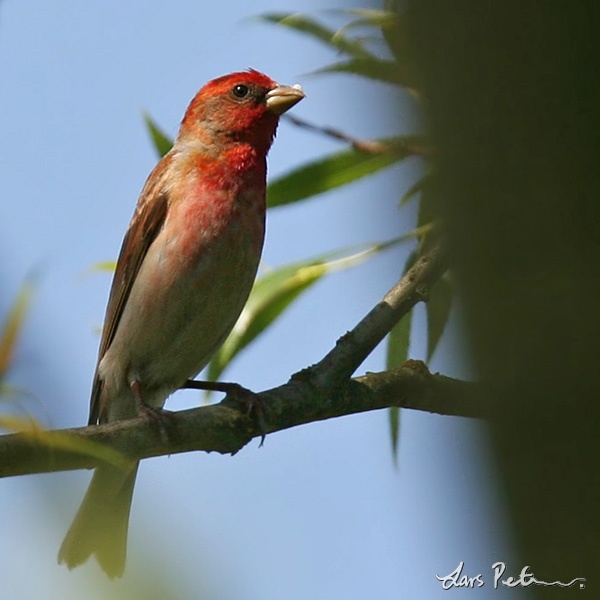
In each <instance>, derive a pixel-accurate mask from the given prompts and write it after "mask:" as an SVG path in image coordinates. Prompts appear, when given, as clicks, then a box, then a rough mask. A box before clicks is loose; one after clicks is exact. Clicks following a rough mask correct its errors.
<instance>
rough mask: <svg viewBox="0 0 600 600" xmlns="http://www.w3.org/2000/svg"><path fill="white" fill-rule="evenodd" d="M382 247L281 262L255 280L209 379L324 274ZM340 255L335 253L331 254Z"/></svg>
mask: <svg viewBox="0 0 600 600" xmlns="http://www.w3.org/2000/svg"><path fill="white" fill-rule="evenodd" d="M385 247H387V244H377V245H374V246H369V247H368V248H366V249H365V250H361V251H360V252H356V253H354V254H351V255H349V256H343V257H342V258H334V259H331V257H332V254H329V255H327V256H326V257H320V258H316V259H310V260H306V261H302V262H298V263H293V264H289V265H284V266H283V267H280V268H277V269H273V270H271V271H268V272H267V273H266V274H265V275H263V276H262V277H260V278H259V279H257V280H256V283H255V284H254V287H253V288H252V293H251V294H250V297H249V298H248V302H247V303H246V306H245V307H244V310H243V311H242V314H241V315H240V318H239V319H238V321H237V323H236V324H235V327H234V328H233V330H232V331H231V333H230V334H229V337H228V338H227V339H226V340H225V343H224V344H223V345H222V346H221V349H220V350H219V352H217V354H216V355H215V357H214V358H213V359H212V361H211V362H210V364H209V366H208V373H207V376H208V378H209V379H210V380H212V381H214V380H216V379H218V378H219V376H220V375H221V373H222V372H223V370H224V369H225V367H226V366H227V365H228V364H229V363H230V362H231V361H232V360H233V358H234V357H235V356H236V355H237V354H238V353H239V352H240V351H241V350H242V349H243V348H245V347H246V346H247V345H248V344H249V343H250V342H252V341H254V340H255V339H256V338H257V337H258V336H259V335H260V334H261V333H262V332H263V331H264V330H265V329H266V328H267V327H268V326H269V325H271V323H273V321H275V319H277V317H279V316H280V315H281V314H282V313H283V312H284V311H285V309H286V308H288V306H289V305H290V304H292V302H294V300H296V299H297V298H298V297H299V296H300V295H301V294H302V293H303V292H305V291H306V290H307V289H309V288H310V287H311V286H312V285H313V284H314V283H316V282H317V281H318V280H319V279H320V278H321V277H322V276H323V275H325V274H326V273H329V272H331V271H334V270H339V269H344V268H348V267H351V266H354V265H356V264H359V263H360V262H362V261H364V260H366V259H367V258H368V257H369V256H372V255H374V254H376V253H377V252H379V251H381V250H382V249H383V248H385ZM340 254H341V253H339V252H337V253H335V254H334V255H333V256H339V255H340Z"/></svg>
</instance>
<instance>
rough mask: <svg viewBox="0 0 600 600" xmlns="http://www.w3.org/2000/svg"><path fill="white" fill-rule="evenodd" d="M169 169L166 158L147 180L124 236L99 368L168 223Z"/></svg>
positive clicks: (94, 401)
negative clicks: (165, 180)
mask: <svg viewBox="0 0 600 600" xmlns="http://www.w3.org/2000/svg"><path fill="white" fill-rule="evenodd" d="M166 166H167V160H166V157H165V159H163V160H162V161H161V162H160V163H159V164H158V165H157V167H156V168H155V169H154V171H153V174H151V175H150V177H149V178H148V182H147V183H146V186H145V187H144V190H143V191H142V194H141V196H140V199H139V201H138V204H137V207H136V211H135V213H134V215H133V218H132V220H131V223H130V225H129V229H128V230H127V233H126V234H125V238H124V240H123V244H122V246H121V252H120V253H119V258H118V260H117V267H116V270H115V275H114V277H113V282H112V287H111V290H110V296H109V299H108V307H107V309H106V316H105V317H104V327H103V329H102V338H101V340H100V350H99V352H98V365H99V364H100V361H101V360H102V357H103V356H104V354H105V353H106V351H107V350H108V348H109V347H110V344H111V343H112V341H113V339H114V337H115V333H116V331H117V327H118V326H119V322H120V320H121V316H122V315H123V310H124V309H125V305H126V303H127V299H128V298H129V294H130V293H131V289H132V287H133V283H134V281H135V279H136V276H137V274H138V272H139V270H140V267H141V265H142V262H143V261H144V257H145V256H146V254H147V253H148V249H149V248H150V246H151V245H152V242H153V241H154V240H155V239H156V237H157V235H158V234H159V232H160V230H161V229H162V226H163V224H164V222H165V218H166V216H167V208H168V204H169V198H168V194H167V192H166V191H164V189H161V188H162V187H163V186H162V181H163V177H162V176H163V175H164V173H165V168H166ZM149 182H152V184H149ZM98 365H97V366H96V373H95V375H94V383H93V386H92V396H91V399H90V417H89V422H88V424H89V425H93V424H95V423H97V422H98V420H99V419H100V416H101V412H102V410H101V408H102V407H101V406H100V392H101V389H102V381H101V380H100V378H99V377H98Z"/></svg>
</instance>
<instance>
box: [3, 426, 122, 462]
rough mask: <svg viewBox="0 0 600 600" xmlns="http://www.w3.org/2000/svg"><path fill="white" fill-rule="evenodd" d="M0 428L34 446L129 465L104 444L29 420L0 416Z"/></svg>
mask: <svg viewBox="0 0 600 600" xmlns="http://www.w3.org/2000/svg"><path fill="white" fill-rule="evenodd" d="M0 428H2V429H6V430H8V431H14V432H17V433H21V434H22V435H23V436H25V437H27V438H29V439H30V440H31V443H32V444H35V445H36V446H40V445H43V446H45V447H47V448H49V449H50V450H52V449H56V450H67V451H71V452H77V453H78V454H83V455H86V456H92V457H94V458H97V459H99V460H101V461H103V462H106V463H109V464H111V465H114V466H116V467H122V468H127V466H128V465H129V464H130V462H129V461H127V460H126V459H125V458H124V456H123V455H122V454H121V453H120V452H118V451H117V450H114V449H113V448H109V447H108V446H105V445H104V444H100V443H98V442H95V441H92V440H87V439H83V438H80V437H78V436H76V435H72V434H70V433H68V432H64V431H49V430H47V429H44V428H42V427H41V426H40V425H39V424H38V423H37V422H36V421H34V420H32V419H30V418H26V419H23V418H19V417H13V416H10V415H1V416H0Z"/></svg>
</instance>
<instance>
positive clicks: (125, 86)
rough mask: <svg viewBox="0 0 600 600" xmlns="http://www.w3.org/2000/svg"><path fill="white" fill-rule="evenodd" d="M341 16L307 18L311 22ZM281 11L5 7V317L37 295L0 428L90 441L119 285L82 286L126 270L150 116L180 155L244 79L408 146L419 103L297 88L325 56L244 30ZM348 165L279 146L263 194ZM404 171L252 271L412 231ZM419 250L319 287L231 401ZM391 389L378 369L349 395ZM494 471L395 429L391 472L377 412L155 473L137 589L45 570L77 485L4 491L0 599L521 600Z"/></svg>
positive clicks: (262, 344) (143, 500)
mask: <svg viewBox="0 0 600 600" xmlns="http://www.w3.org/2000/svg"><path fill="white" fill-rule="evenodd" d="M340 6H342V5H341V4H340V1H339V0H338V1H336V2H316V1H315V0H305V1H304V2H303V3H302V10H303V11H305V12H312V13H316V11H322V10H323V9H330V8H339V7H340ZM294 8H295V7H294V5H290V4H288V3H287V2H286V3H284V2H280V1H272V2H252V3H251V2H243V1H242V0H233V1H231V2H228V3H225V2H221V3H210V4H207V5H206V6H204V5H202V4H201V3H199V2H192V1H189V0H187V1H186V0H175V1H172V2H169V3H166V2H158V1H151V0H146V1H144V2H142V1H141V0H131V1H129V2H119V1H116V0H106V1H104V2H96V3H82V2H76V1H66V0H57V1H55V2H52V3H49V2H45V1H41V0H30V1H29V2H18V1H17V0H4V1H3V2H2V3H0V72H1V73H2V75H1V76H0V97H1V98H2V111H0V136H1V137H0V139H2V145H1V147H0V174H1V177H2V183H3V195H2V199H1V202H2V215H3V219H2V222H1V223H0V315H2V314H5V312H6V310H7V308H8V306H9V305H10V302H11V300H12V299H13V297H14V295H15V294H16V292H17V290H18V288H19V285H20V284H21V282H22V281H23V279H24V278H25V277H27V276H28V275H29V274H31V273H34V272H35V273H36V277H37V279H36V280H37V291H36V295H35V299H34V304H33V308H32V311H31V314H30V316H29V318H28V321H27V325H26V329H25V332H24V336H23V339H22V341H21V344H20V346H19V349H18V353H17V356H16V363H15V367H14V370H13V372H12V376H11V380H10V381H11V384H13V385H15V386H18V387H21V388H23V389H25V390H26V391H27V394H26V395H25V396H23V397H21V398H19V399H18V401H14V400H13V401H12V402H16V405H11V406H10V407H8V406H7V404H6V403H4V404H1V405H0V407H2V408H4V407H6V410H9V409H10V410H16V411H20V412H28V413H30V414H32V415H34V416H35V417H36V418H37V419H39V420H40V421H41V422H42V423H44V424H45V425H47V426H49V427H73V426H79V425H82V424H84V423H85V421H86V419H87V410H88V397H89V388H90V381H91V377H92V374H93V369H94V365H95V360H96V353H97V345H98V336H97V330H98V327H99V326H100V325H101V321H102V317H103V314H104V309H105V303H106V297H107V294H108V288H109V285H110V276H109V275H107V274H98V273H94V274H89V272H88V269H89V267H90V266H91V265H93V264H95V263H97V262H99V261H105V260H111V259H114V258H115V257H116V255H117V253H118V249H119V246H120V243H121V239H122V236H123V234H124V232H125V229H126V227H127V223H128V221H129V218H130V216H131V213H132V211H133V207H134V205H135V202H136V199H137V195H138V193H139V190H140V189H141V186H142V184H143V182H144V180H145V178H146V176H147V174H148V173H149V172H150V170H151V168H152V166H153V164H154V163H155V161H156V157H155V154H154V150H153V148H152V146H151V144H150V143H149V140H148V136H147V134H146V131H145V128H144V125H143V121H142V117H141V114H142V111H144V110H145V111H148V112H149V113H150V114H151V115H152V116H153V118H154V119H155V120H156V121H157V123H159V124H160V126H161V127H163V128H164V129H165V130H166V131H167V132H169V133H170V134H175V133H176V131H177V127H178V124H179V121H180V119H181V117H182V115H183V111H184V110H185V108H186V106H187V104H188V102H189V100H190V99H191V98H192V96H193V95H194V93H195V92H196V90H197V89H198V88H199V87H200V86H201V85H202V84H203V83H204V82H206V81H207V80H209V79H211V78H213V77H215V76H219V75H222V74H225V73H228V72H231V71H235V70H239V69H243V68H246V67H253V68H256V69H258V70H261V71H264V72H266V73H267V74H269V75H270V76H271V77H273V78H274V79H277V80H278V81H280V82H282V83H290V84H291V83H301V84H302V85H303V87H304V89H305V92H306V93H307V98H306V100H304V101H303V102H302V103H301V104H300V105H298V106H297V107H296V108H295V109H294V111H295V113H296V114H297V115H298V116H301V117H303V118H306V119H309V120H312V121H315V122H317V123H322V124H328V125H332V126H335V127H338V128H341V129H343V130H346V131H348V132H349V133H352V134H353V135H356V136H363V137H377V136H382V135H389V133H390V131H399V132H412V131H414V130H415V128H416V127H417V125H416V119H415V115H414V114H413V110H412V107H411V105H410V103H409V102H408V101H407V99H405V98H398V96H397V93H396V92H395V91H394V90H391V89H388V88H387V87H386V86H384V85H381V84H369V83H365V82H363V81H359V80H356V79H354V78H352V77H347V76H331V77H310V76H306V75H305V74H306V73H309V72H310V71H312V70H314V69H317V68H319V67H321V66H323V65H325V64H327V63H329V62H331V61H332V60H334V59H335V55H334V54H333V53H332V52H330V51H329V50H328V49H326V48H325V47H323V46H319V45H318V44H317V43H315V42H313V41H311V40H308V39H305V38H303V37H301V36H299V35H297V34H294V33H292V32H287V31H285V30H282V29H278V28H275V27H273V26H268V25H264V24H260V23H258V22H257V21H255V20H252V19H249V18H247V17H251V16H252V15H256V14H259V13H261V12H266V11H269V10H278V11H293V10H294ZM321 14H323V13H321ZM324 17H325V18H328V19H330V18H331V15H330V14H324ZM394 109H395V110H394ZM338 149H341V146H340V145H339V144H338V143H336V142H333V141H331V140H327V139H323V138H321V137H318V136H315V135H314V134H310V133H307V132H305V131H300V130H297V129H294V128H293V127H292V126H291V125H289V124H286V123H283V124H282V125H281V126H280V128H279V133H278V138H277V140H276V142H275V145H274V147H273V150H272V152H271V155H270V162H269V170H270V175H271V176H277V175H278V174H281V173H284V172H285V171H287V170H289V169H291V168H292V167H293V166H295V165H299V164H301V163H302V162H304V161H307V160H310V159H314V158H316V157H319V156H324V155H326V154H327V153H329V152H332V151H335V150H338ZM417 168H418V165H417V164H416V163H414V162H409V163H407V164H406V165H404V166H401V167H399V168H395V169H393V170H391V171H389V172H387V173H385V174H381V175H377V176H374V177H371V178H367V179H365V180H363V181H360V182H359V183H357V184H356V185H354V186H351V187H348V188H344V189H340V190H339V191H336V192H333V193H329V194H326V195H323V196H322V197H319V198H317V199H314V200H312V201H310V202H307V203H305V204H303V205H298V206H294V207H291V208H289V209H281V210H279V211H273V212H272V213H271V214H270V215H269V219H268V235H267V241H266V245H265V252H264V255H263V259H264V263H265V265H268V266H276V265H280V264H284V263H286V262H288V261H292V260H298V259H301V258H303V257H307V256H313V255H316V254H319V253H322V252H326V251H329V250H333V249H337V248H339V247H345V246H352V245H355V244H360V243H363V242H373V241H377V240H383V239H387V238H391V237H394V236H396V235H398V234H399V233H402V232H406V231H409V230H410V229H411V228H412V226H413V225H414V219H415V214H414V207H408V208H406V209H404V210H402V211H398V209H397V200H398V198H399V197H400V196H401V194H402V191H403V190H405V189H406V188H407V187H408V185H410V183H411V182H413V181H414V178H415V177H416V174H417V171H416V169H417ZM409 250H410V248H409V247H408V246H407V247H404V248H400V249H397V250H395V251H392V252H387V253H386V254H383V255H381V256H379V257H377V258H376V259H374V260H371V261H370V262H368V263H366V264H365V265H363V266H360V267H357V268H354V269H353V270H350V271H347V272H343V273H338V274H335V275H333V276H331V277H330V278H328V279H327V280H325V281H323V282H321V283H319V284H318V285H317V286H316V287H315V288H314V290H312V291H311V292H310V293H308V294H307V295H306V296H305V297H304V298H303V299H302V301H301V302H299V303H298V304H297V305H296V306H294V307H293V309H292V310H290V311H289V313H288V314H286V315H285V316H284V318H282V319H281V322H279V323H278V324H277V326H276V327H274V328H273V329H272V330H271V331H269V332H268V333H267V334H266V335H265V336H264V337H263V338H261V339H260V341H258V342H257V343H256V344H254V345H253V346H252V347H250V348H249V349H248V351H247V352H245V353H244V354H243V355H242V356H240V357H239V359H238V360H237V361H236V362H235V364H234V365H233V366H232V367H231V369H229V370H228V371H227V373H226V379H231V380H236V381H239V382H241V383H242V384H244V385H246V386H247V387H250V388H253V389H256V390H260V389H265V388H268V387H271V386H273V385H276V384H278V383H281V382H283V381H285V380H286V379H287V378H288V377H289V375H290V374H291V373H293V372H295V371H297V370H298V369H300V368H302V367H305V366H307V365H309V364H311V363H313V362H315V361H316V360H318V359H319V358H320V357H321V356H322V355H323V354H324V353H325V352H326V351H327V350H328V349H329V348H330V347H331V346H332V345H333V344H334V343H335V340H336V338H337V337H339V336H340V335H341V334H343V333H344V332H345V331H346V330H348V329H350V328H351V327H352V326H353V325H354V324H355V323H356V322H357V321H358V320H359V319H360V318H361V317H362V316H363V315H364V314H365V313H366V312H367V311H368V310H369V309H370V307H371V306H372V305H373V304H374V303H375V302H377V301H378V300H379V298H380V297H381V296H382V295H383V294H384V293H385V292H386V291H387V289H388V288H389V287H391V285H393V283H394V282H395V279H396V278H397V274H398V268H399V267H398V265H402V264H404V260H405V257H406V255H407V253H408V252H409ZM455 316H456V315H455ZM415 321H416V324H415V327H416V328H417V332H416V339H415V343H414V344H413V348H412V352H411V354H412V357H413V358H422V357H423V355H424V347H423V343H422V341H421V340H422V339H423V311H422V310H418V311H417V316H416V319H415ZM419 333H420V334H421V335H420V336H419ZM458 337H459V324H458V319H457V318H455V319H453V322H452V324H451V326H450V331H449V332H448V335H447V336H446V337H445V339H444V340H443V343H442V345H441V347H440V348H439V351H438V352H437V353H436V356H435V357H434V360H433V362H432V365H431V366H432V369H433V370H439V371H442V372H444V373H446V374H449V375H455V376H466V375H468V374H469V371H468V368H467V366H466V365H465V360H464V359H463V358H462V356H461V352H460V343H459V342H458ZM382 368H383V352H382V350H381V349H378V350H377V351H376V352H375V353H374V354H373V356H371V357H370V358H369V359H368V361H366V362H365V364H364V365H362V366H361V368H360V370H359V372H360V373H362V372H364V371H366V370H381V369H382ZM197 402H198V396H197V395H195V394H193V393H185V394H183V393H182V394H177V395H176V396H174V397H173V398H171V399H170V400H169V402H168V404H167V407H169V408H172V409H178V408H183V407H187V406H191V405H194V403H197ZM490 468H492V467H491V463H490V458H489V456H488V454H487V450H486V444H485V426H484V425H482V424H477V423H470V422H467V421H465V420H461V419H451V418H443V417H439V416H432V415H427V414H417V413H406V412H405V413H403V418H402V430H401V454H400V460H399V468H395V467H394V465H393V461H392V458H391V452H390V444H389V435H388V430H387V414H386V413H385V412H378V413H372V414H367V415H360V416H354V417H346V418H342V419H337V420H335V421H329V422H323V423H317V424H312V425H307V426H303V427H300V428H296V429H293V430H290V431H285V432H282V433H279V434H274V435H271V436H269V437H268V439H267V442H266V444H265V446H264V448H262V449H260V450H259V449H258V448H257V447H256V444H252V445H250V446H248V447H246V448H245V449H244V450H243V451H242V452H240V453H239V454H238V455H236V456H235V457H233V458H232V457H227V456H225V457H224V456H216V455H205V454H199V453H196V454H189V455H185V456H184V455H178V456H173V457H170V458H166V457H165V458H160V459H153V460H149V461H145V462H144V464H143V465H142V468H141V470H140V475H139V477H138V482H137V486H136V492H135V498H134V505H133V512H132V518H131V524H130V550H129V560H128V569H127V572H126V575H125V577H124V579H123V580H122V581H119V582H116V583H109V582H108V581H107V580H106V579H105V578H104V577H103V575H102V574H101V573H100V571H99V569H98V567H97V565H96V564H95V562H93V561H91V562H90V563H89V564H87V565H85V566H84V567H82V568H79V569H77V570H75V571H73V572H68V571H67V570H66V569H64V568H63V567H59V566H58V565H57V564H56V552H57V549H58V546H59V544H60V541H61V539H62V536H63V535H64V533H65V531H66V529H67V527H68V525H69V523H70V521H71V519H72V517H73V515H74V513H75V510H76V508H77V506H78V504H79V502H80V500H81V498H82V496H83V493H84V489H85V486H86V483H87V481H88V479H89V473H87V472H73V473H61V474H51V475H43V476H31V477H22V478H17V479H12V480H3V481H2V482H1V485H0V531H2V536H1V540H2V541H0V578H1V579H2V589H3V598H4V597H6V598H15V599H21V598H23V599H25V598H32V597H44V598H49V599H52V598H61V599H68V598H80V597H82V595H83V594H85V597H89V598H96V597H97V598H123V597H144V598H148V597H151V592H154V593H155V594H156V597H161V598H166V597H174V598H175V597H189V598H192V597H193V598H200V597H211V598H237V599H239V598H243V599H244V600H253V599H255V598H256V599H258V598H260V599H261V600H271V599H273V600H275V599H280V598H282V597H285V598H286V599H288V600H296V599H298V600H299V599H306V598H315V599H320V598H327V599H332V598H344V599H345V600H354V599H358V598H364V597H365V596H367V595H368V596H369V597H375V598H379V599H383V600H387V599H390V600H391V599H396V598H403V597H409V598H416V597H420V598H434V599H435V598H446V597H448V594H452V595H453V597H454V598H462V597H465V598H492V597H493V598H504V597H506V598H508V597H509V596H510V598H518V597H524V594H523V593H522V592H521V591H517V590H510V591H508V590H496V591H495V590H493V588H492V584H491V581H492V570H491V565H492V563H493V562H495V561H497V560H501V561H505V562H508V563H509V570H511V569H512V570H514V571H515V573H512V574H515V575H516V574H518V571H520V569H521V567H522V566H523V565H521V564H517V563H516V562H515V560H516V559H515V560H514V559H513V557H512V556H511V554H510V530H509V528H508V526H507V523H506V519H505V515H504V513H503V509H502V506H501V504H500V503H499V502H498V498H499V497H501V493H500V492H499V490H498V489H497V488H496V487H495V484H494V482H493V480H491V479H489V478H488V476H487V472H488V470H489V469H490ZM461 560H462V561H464V562H465V565H466V567H465V573H466V574H468V575H471V576H474V575H476V574H478V573H483V575H484V579H485V580H486V585H485V586H484V587H483V588H480V589H476V590H460V591H458V590H455V591H454V592H444V591H443V590H442V589H441V585H440V583H439V582H438V581H437V580H436V579H435V575H436V574H440V575H442V574H447V573H449V572H450V571H451V570H452V569H454V568H455V567H456V566H457V565H458V563H459V561H461ZM141 581H143V582H144V583H140V582H141ZM161 585H162V586H164V589H162V588H161V587H160V586H161ZM140 586H141V587H140Z"/></svg>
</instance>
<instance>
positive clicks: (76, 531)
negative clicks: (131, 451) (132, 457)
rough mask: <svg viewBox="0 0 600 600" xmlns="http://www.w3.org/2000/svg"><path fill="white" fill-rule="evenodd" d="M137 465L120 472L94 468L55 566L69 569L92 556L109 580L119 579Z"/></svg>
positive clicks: (123, 562)
mask: <svg viewBox="0 0 600 600" xmlns="http://www.w3.org/2000/svg"><path fill="white" fill-rule="evenodd" d="M138 466H139V463H137V462H136V463H135V464H133V465H132V467H131V469H129V470H125V471H124V470H123V469H120V468H118V467H113V466H103V467H98V468H97V469H96V470H95V472H94V476H93V477H92V481H91V483H90V486H89V488H88V490H87V493H86V495H85V498H84V499H83V502H82V503H81V506H80V508H79V511H78V512H77V515H76V516H75V519H74V520H73V524H72V525H71V528H70V529H69V531H68V532H67V535H66V536H65V539H64V540H63V543H62V545H61V547H60V550H59V552H58V562H59V564H61V563H65V564H66V565H67V567H68V568H69V569H72V568H74V567H77V566H79V565H81V564H83V563H84V562H85V561H86V560H87V559H88V558H89V557H90V556H91V555H92V554H95V555H96V559H97V560H98V563H99V564H100V566H101V567H102V569H103V570H104V571H105V573H106V574H107V575H108V576H109V577H110V578H111V579H112V578H114V577H121V575H123V571H124V570H125V557H126V554H127V529H128V524H129V512H130V509H131V499H132V496H133V486H134V484H135V477H136V474H137V470H138Z"/></svg>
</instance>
